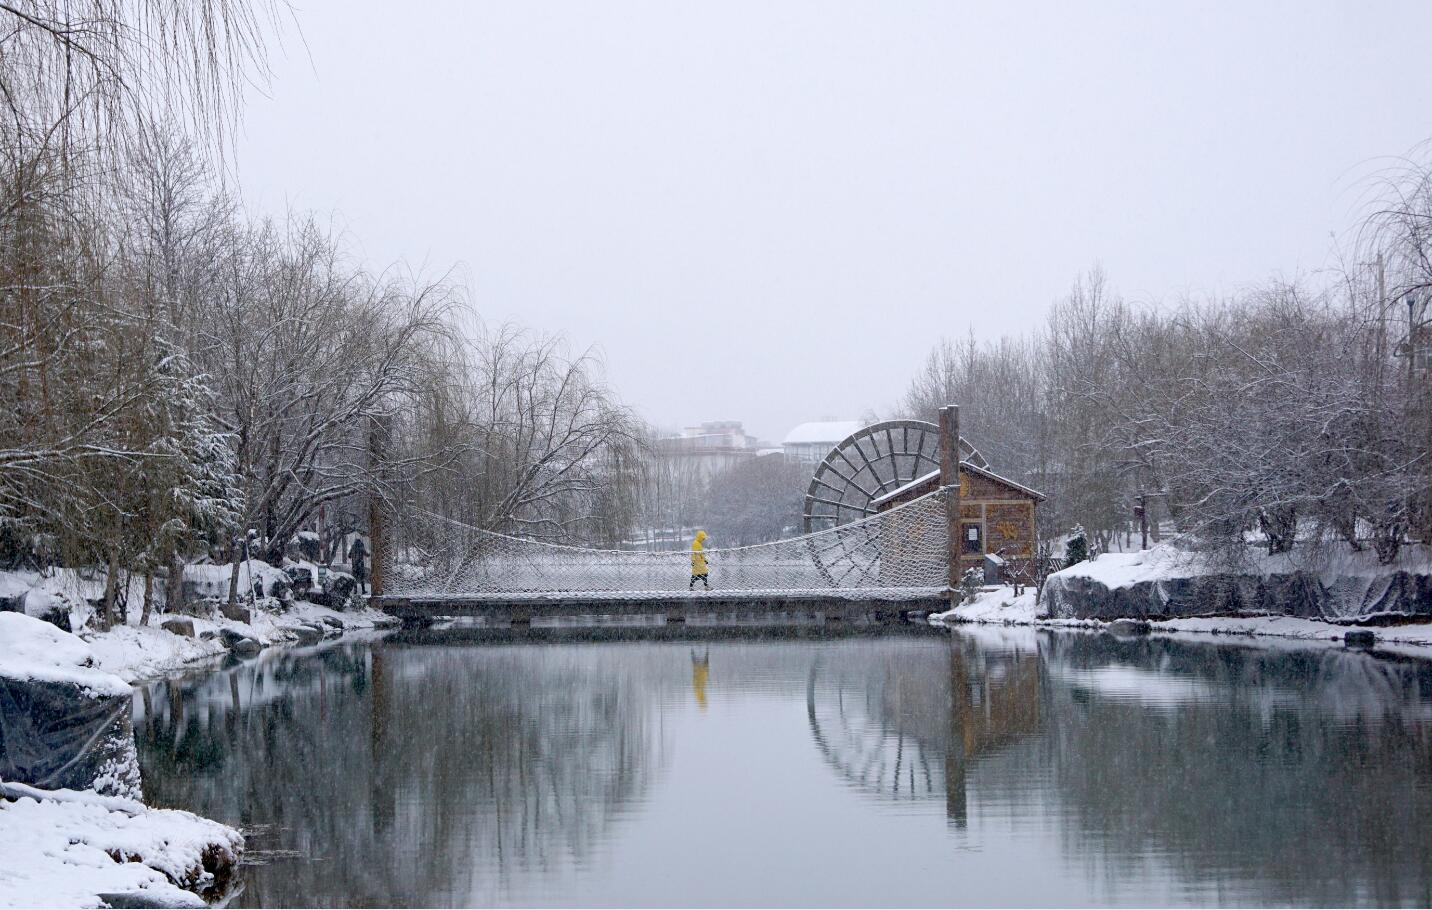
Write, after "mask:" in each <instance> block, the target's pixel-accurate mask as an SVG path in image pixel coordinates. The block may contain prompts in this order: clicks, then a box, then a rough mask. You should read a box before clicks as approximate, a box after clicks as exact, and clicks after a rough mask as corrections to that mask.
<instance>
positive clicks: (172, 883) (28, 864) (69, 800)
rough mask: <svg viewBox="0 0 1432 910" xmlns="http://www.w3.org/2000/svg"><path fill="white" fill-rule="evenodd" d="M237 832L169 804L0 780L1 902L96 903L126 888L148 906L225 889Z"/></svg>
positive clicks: (238, 842) (199, 902) (184, 903)
mask: <svg viewBox="0 0 1432 910" xmlns="http://www.w3.org/2000/svg"><path fill="white" fill-rule="evenodd" d="M243 844H244V841H243V837H241V836H240V835H239V833H238V832H237V831H235V830H234V829H232V828H229V827H227V826H225V825H221V824H219V823H218V822H213V821H209V820H208V819H204V818H200V817H199V816H197V815H193V814H191V813H189V812H182V811H179V810H175V809H151V808H148V807H146V806H144V805H143V804H142V803H139V802H136V801H134V800H129V799H120V798H116V797H108V798H106V797H103V796H97V795H96V794H94V793H87V792H78V791H74V790H37V789H35V788H31V787H25V786H23V785H19V784H6V783H0V845H3V857H4V858H3V861H0V908H7V907H98V906H102V903H101V900H102V899H101V895H104V894H124V893H135V892H137V893H138V894H139V895H141V896H143V897H144V898H147V899H149V900H150V901H152V902H154V905H155V906H172V907H203V906H206V904H205V899H209V900H214V899H219V898H222V897H223V896H224V893H225V891H226V890H227V888H228V885H229V883H230V881H231V877H232V875H233V872H234V870H235V868H236V867H237V864H238V858H239V854H240V853H241V852H242V850H243Z"/></svg>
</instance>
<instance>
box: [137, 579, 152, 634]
mask: <svg viewBox="0 0 1432 910" xmlns="http://www.w3.org/2000/svg"><path fill="white" fill-rule="evenodd" d="M153 604H154V573H153V572H145V573H144V610H143V612H141V613H140V614H139V624H140V625H141V626H147V625H149V611H150V607H151V606H153Z"/></svg>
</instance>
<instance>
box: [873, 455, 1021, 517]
mask: <svg viewBox="0 0 1432 910" xmlns="http://www.w3.org/2000/svg"><path fill="white" fill-rule="evenodd" d="M960 469H961V470H963V471H969V472H971V473H973V474H979V475H981V476H983V477H988V478H989V479H990V480H993V481H995V482H996V483H1002V484H1004V485H1006V486H1010V487H1013V488H1014V489H1016V490H1019V491H1021V492H1023V493H1028V494H1029V495H1030V496H1033V497H1034V498H1035V499H1039V500H1043V499H1045V498H1046V497H1045V495H1044V494H1043V493H1041V492H1039V491H1038V490H1033V489H1030V488H1029V487H1026V486H1025V485H1024V484H1022V483H1019V482H1018V481H1014V480H1010V479H1009V478H1008V477H1001V476H1000V475H998V474H996V473H995V472H993V471H991V470H990V469H989V468H982V467H980V466H979V465H977V464H974V463H973V462H969V461H962V462H960ZM939 482H940V469H939V468H936V469H935V470H933V471H931V472H930V473H928V474H922V475H921V476H919V477H916V478H915V479H914V480H911V481H909V482H908V483H904V484H902V485H900V486H898V487H896V488H895V489H893V490H891V491H890V492H889V493H885V494H883V495H880V496H877V497H875V498H874V499H872V500H870V505H872V506H873V507H875V508H877V509H878V508H880V507H881V506H882V505H884V504H885V503H887V502H890V501H891V500H893V499H897V498H899V497H900V496H903V495H904V494H906V493H909V492H911V491H914V490H919V489H921V488H922V487H926V486H928V487H929V488H930V489H932V490H933V489H934V488H935V486H936V485H937V484H938V483H939Z"/></svg>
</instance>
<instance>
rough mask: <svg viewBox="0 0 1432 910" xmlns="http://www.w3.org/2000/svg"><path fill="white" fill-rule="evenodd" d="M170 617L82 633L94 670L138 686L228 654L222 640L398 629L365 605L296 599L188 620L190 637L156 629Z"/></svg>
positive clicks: (281, 640) (268, 642)
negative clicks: (236, 614) (244, 613)
mask: <svg viewBox="0 0 1432 910" xmlns="http://www.w3.org/2000/svg"><path fill="white" fill-rule="evenodd" d="M255 574H257V573H255ZM170 618H171V617H169V616H168V615H165V614H157V615H155V616H152V617H150V625H149V626H140V625H138V624H137V623H138V620H137V619H133V621H134V624H132V625H126V626H116V627H115V628H113V629H111V630H109V631H108V632H93V633H91V632H86V633H84V634H85V637H86V638H87V639H88V640H89V643H90V647H91V648H92V649H93V653H94V662H95V666H97V667H100V668H102V669H104V670H106V671H108V672H110V673H113V674H115V675H117V676H120V677H122V678H123V679H125V680H128V681H129V682H136V681H138V680H141V679H152V678H153V677H155V676H162V675H163V674H165V673H170V672H173V671H175V670H178V669H181V668H183V667H185V666H187V665H190V664H194V663H197V662H200V661H205V660H213V659H216V658H222V657H224V656H226V655H227V654H228V653H229V651H230V649H229V647H227V646H226V645H225V638H226V637H227V638H229V639H230V640H237V639H236V638H235V636H237V637H238V638H242V639H249V640H252V641H254V642H256V643H257V645H258V647H259V648H264V647H269V646H272V645H278V644H285V643H288V642H295V641H299V642H302V641H311V640H313V639H315V638H322V637H324V636H327V635H337V634H340V633H342V632H344V631H347V630H359V629H375V628H384V627H388V626H394V625H398V620H396V619H394V618H393V617H391V616H389V615H387V614H386V613H383V612H382V611H380V610H373V609H370V608H367V607H364V608H361V609H357V610H334V609H330V608H328V607H323V606H319V605H318V604H314V603H308V602H307V601H297V602H295V603H293V604H291V605H289V606H287V607H286V608H281V607H280V605H279V604H278V603H277V602H276V601H273V600H270V599H265V600H264V601H261V602H260V603H259V604H258V605H257V606H256V608H255V609H253V610H252V611H251V612H250V620H249V622H246V623H245V622H239V621H237V620H231V619H225V618H223V617H222V616H221V615H219V614H217V613H215V614H213V615H211V616H209V617H202V616H199V617H188V616H186V617H185V618H186V619H190V620H191V621H192V622H193V625H194V637H193V638H189V637H186V636H183V635H175V634H173V633H172V632H168V631H166V630H164V629H162V628H160V625H161V624H162V623H163V622H164V620H166V619H170ZM225 633H228V635H227V636H226V634H225ZM241 656H243V655H242V654H241Z"/></svg>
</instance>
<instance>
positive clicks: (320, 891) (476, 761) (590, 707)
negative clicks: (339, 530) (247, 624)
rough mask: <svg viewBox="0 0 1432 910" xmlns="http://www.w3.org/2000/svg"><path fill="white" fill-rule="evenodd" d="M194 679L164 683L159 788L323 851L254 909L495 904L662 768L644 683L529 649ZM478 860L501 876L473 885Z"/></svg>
mask: <svg viewBox="0 0 1432 910" xmlns="http://www.w3.org/2000/svg"><path fill="white" fill-rule="evenodd" d="M414 658H416V659H414ZM474 658H477V659H474ZM180 688H181V689H182V691H180V692H176V691H174V686H173V685H172V684H171V685H161V686H157V687H151V692H150V694H151V701H152V703H153V710H150V711H146V712H145V714H144V717H143V718H142V723H141V727H140V731H139V734H138V735H139V738H140V741H141V749H142V750H143V751H145V752H146V757H147V759H148V760H147V761H146V766H145V771H146V780H147V782H148V783H149V785H150V792H151V793H152V794H153V797H154V798H155V799H156V800H157V801H158V802H160V803H161V804H174V805H188V806H196V805H202V806H203V807H204V809H203V811H206V812H208V813H209V814H211V815H213V816H214V817H217V818H221V819H224V820H227V821H231V822H237V823H239V824H241V825H243V826H245V827H246V828H250V829H254V830H256V831H258V832H259V837H258V838H256V841H257V846H258V847H259V849H260V850H270V849H274V848H276V849H277V850H278V851H280V852H281V853H284V854H287V853H289V852H296V853H297V854H299V855H302V856H305V857H310V858H312V859H314V860H316V861H314V862H305V863H290V864H287V865H285V867H284V869H283V874H281V875H269V874H254V875H251V876H250V877H249V880H248V887H247V890H246V892H245V893H244V894H243V895H242V896H241V898H240V902H241V903H242V904H246V905H254V906H295V905H299V906H302V905H312V904H324V905H327V904H354V905H376V906H404V905H414V904H418V905H424V904H434V903H437V904H464V903H470V902H472V901H473V899H474V897H473V896H474V895H477V894H492V895H494V897H496V896H498V895H500V894H501V893H502V891H503V888H504V882H503V880H502V874H503V873H506V872H522V873H530V872H532V871H536V872H537V873H539V874H540V873H542V872H543V871H544V870H547V869H551V868H553V866H554V865H562V864H566V863H569V862H572V861H573V860H575V861H578V862H580V861H582V860H583V859H584V858H585V857H587V856H588V855H589V854H590V853H591V850H592V845H593V844H594V843H596V842H597V841H598V840H600V835H601V830H602V828H603V827H604V826H605V825H606V824H608V823H609V821H610V819H611V818H612V816H613V815H614V814H616V813H617V812H618V811H619V810H620V808H621V807H622V806H623V805H625V804H627V803H629V802H631V801H632V800H634V799H636V798H638V797H639V796H640V794H641V792H642V790H643V788H644V787H645V786H646V784H647V782H648V780H649V778H650V776H651V774H652V773H653V771H654V770H655V768H656V766H657V765H658V764H659V760H660V737H659V728H656V727H655V725H653V724H651V723H650V722H649V718H648V717H647V716H646V710H645V704H646V700H645V699H644V698H643V697H642V696H641V694H640V693H637V692H634V691H632V690H633V681H632V679H631V678H630V676H629V675H627V674H623V673H621V672H619V669H618V668H614V667H612V666H610V665H601V664H598V665H590V664H586V663H584V662H582V661H578V660H565V659H560V658H559V659H556V660H548V661H544V662H542V663H540V664H534V663H533V662H531V661H527V660H524V659H523V658H522V655H521V653H520V651H519V650H517V649H506V650H504V649H494V650H488V651H484V652H481V653H478V654H475V653H474V652H473V651H472V650H471V649H468V648H454V647H440V646H436V647H422V648H412V647H404V646H402V645H397V646H391V645H386V644H384V643H382V642H374V643H372V644H368V645H362V646H339V647H332V648H328V649H326V650H322V651H321V652H319V653H303V652H287V653H280V654H275V655H272V656H270V659H267V660H260V661H257V662H255V663H252V664H246V665H242V666H239V667H235V668H231V669H229V670H226V671H224V672H223V673H221V674H219V675H217V676H213V677H208V678H204V679H198V680H193V681H189V682H187V683H183V684H180ZM473 855H484V856H492V857H494V858H495V859H496V862H494V863H493V864H492V867H491V869H490V870H485V871H491V872H494V873H496V878H494V879H489V880H485V881H483V882H481V883H474V882H472V881H471V880H470V876H471V871H472V865H471V863H470V862H469V861H468V857H470V856H473Z"/></svg>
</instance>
